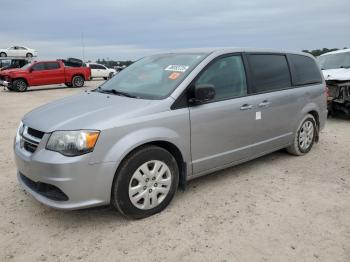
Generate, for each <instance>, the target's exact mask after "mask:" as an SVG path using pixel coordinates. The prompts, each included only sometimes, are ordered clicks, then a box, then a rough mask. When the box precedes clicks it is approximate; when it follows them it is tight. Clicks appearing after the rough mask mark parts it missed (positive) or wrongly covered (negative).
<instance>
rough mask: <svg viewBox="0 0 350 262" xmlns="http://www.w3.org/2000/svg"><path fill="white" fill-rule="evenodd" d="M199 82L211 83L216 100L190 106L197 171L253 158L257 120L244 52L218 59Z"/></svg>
mask: <svg viewBox="0 0 350 262" xmlns="http://www.w3.org/2000/svg"><path fill="white" fill-rule="evenodd" d="M196 84H211V85H213V86H214V88H215V92H216V96H215V98H214V100H212V101H210V102H208V103H206V104H201V105H195V106H191V107H190V120H191V153H192V164H193V174H194V175H200V174H201V173H205V172H209V171H210V170H214V169H216V168H221V167H223V166H225V165H230V164H232V163H234V162H236V161H240V160H242V159H245V158H248V157H250V155H251V151H250V146H251V145H252V143H253V142H254V139H255V130H254V128H255V123H254V121H255V119H254V111H253V110H252V97H250V96H247V81H246V74H245V68H244V64H243V60H242V56H241V55H240V54H232V55H228V56H227V55H225V56H223V57H219V58H217V59H215V60H214V61H213V62H212V63H210V64H209V65H208V66H207V67H206V68H205V69H204V70H203V71H202V72H201V73H200V74H199V76H198V78H197V79H196V80H195V81H194V85H196Z"/></svg>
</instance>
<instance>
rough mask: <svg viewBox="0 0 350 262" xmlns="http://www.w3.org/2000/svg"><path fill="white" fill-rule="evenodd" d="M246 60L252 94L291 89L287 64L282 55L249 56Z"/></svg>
mask: <svg viewBox="0 0 350 262" xmlns="http://www.w3.org/2000/svg"><path fill="white" fill-rule="evenodd" d="M247 58H248V63H249V68H250V72H251V78H252V83H253V92H254V93H264V92H271V91H277V90H281V89H286V88H290V87H291V85H292V83H291V77H290V72H289V67H288V62H287V59H286V56H285V55H284V54H249V55H248V56H247Z"/></svg>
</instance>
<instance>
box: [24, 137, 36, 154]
mask: <svg viewBox="0 0 350 262" xmlns="http://www.w3.org/2000/svg"><path fill="white" fill-rule="evenodd" d="M37 147H38V145H37V144H32V143H29V142H27V141H25V140H24V142H23V148H24V149H25V150H27V151H29V152H30V153H34V152H35V150H36V149H37Z"/></svg>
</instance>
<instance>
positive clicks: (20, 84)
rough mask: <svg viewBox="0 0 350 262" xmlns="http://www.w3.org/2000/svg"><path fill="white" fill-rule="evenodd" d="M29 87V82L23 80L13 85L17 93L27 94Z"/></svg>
mask: <svg viewBox="0 0 350 262" xmlns="http://www.w3.org/2000/svg"><path fill="white" fill-rule="evenodd" d="M27 88H28V85H27V82H26V81H24V80H23V79H16V80H14V81H13V83H12V89H13V90H15V91H17V92H25V91H27Z"/></svg>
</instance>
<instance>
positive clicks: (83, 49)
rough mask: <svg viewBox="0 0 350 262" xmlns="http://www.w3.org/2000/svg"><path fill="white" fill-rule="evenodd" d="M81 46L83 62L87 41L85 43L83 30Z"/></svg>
mask: <svg viewBox="0 0 350 262" xmlns="http://www.w3.org/2000/svg"><path fill="white" fill-rule="evenodd" d="M81 47H82V53H83V59H82V60H83V62H84V61H85V43H84V32H81Z"/></svg>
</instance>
